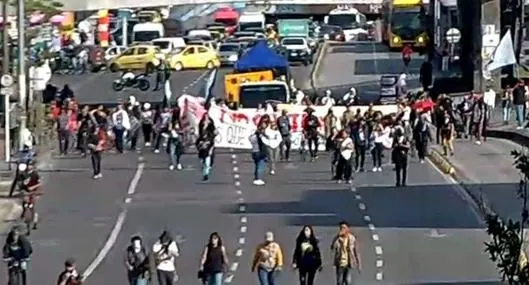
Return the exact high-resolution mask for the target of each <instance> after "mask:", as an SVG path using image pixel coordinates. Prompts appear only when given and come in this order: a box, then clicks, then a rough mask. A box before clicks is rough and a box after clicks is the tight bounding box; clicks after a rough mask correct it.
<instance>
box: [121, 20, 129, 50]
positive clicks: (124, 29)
mask: <svg viewBox="0 0 529 285" xmlns="http://www.w3.org/2000/svg"><path fill="white" fill-rule="evenodd" d="M128 22H129V21H128V19H127V17H123V23H122V25H121V32H122V33H123V35H122V37H121V39H122V43H121V46H124V47H127V46H128V44H127V43H128V38H127V36H128V35H129V33H128Z"/></svg>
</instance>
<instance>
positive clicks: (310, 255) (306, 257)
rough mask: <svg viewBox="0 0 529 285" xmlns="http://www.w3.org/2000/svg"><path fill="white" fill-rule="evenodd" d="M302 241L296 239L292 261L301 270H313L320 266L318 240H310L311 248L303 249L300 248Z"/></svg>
mask: <svg viewBox="0 0 529 285" xmlns="http://www.w3.org/2000/svg"><path fill="white" fill-rule="evenodd" d="M301 244H302V242H300V241H296V249H295V250H294V256H293V257H292V262H293V263H295V264H296V265H297V267H298V268H299V269H301V270H307V271H315V270H317V269H318V268H320V267H321V264H322V262H321V251H320V247H319V245H318V242H317V241H316V242H311V243H310V244H311V245H312V250H311V251H308V250H307V251H305V253H303V250H302V249H301Z"/></svg>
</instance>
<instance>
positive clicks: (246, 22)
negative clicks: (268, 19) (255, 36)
mask: <svg viewBox="0 0 529 285" xmlns="http://www.w3.org/2000/svg"><path fill="white" fill-rule="evenodd" d="M248 29H251V30H255V29H262V30H264V29H265V15H264V14H263V13H261V12H247V13H243V14H242V15H241V16H240V17H239V24H238V26H237V31H239V32H243V31H246V30H248Z"/></svg>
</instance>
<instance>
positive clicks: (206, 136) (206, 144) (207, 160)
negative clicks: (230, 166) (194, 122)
mask: <svg viewBox="0 0 529 285" xmlns="http://www.w3.org/2000/svg"><path fill="white" fill-rule="evenodd" d="M216 136H217V129H216V128H215V124H214V122H213V120H212V119H211V118H210V117H209V116H208V114H204V116H203V117H202V119H201V120H200V123H199V124H198V139H197V142H196V146H197V150H198V158H200V161H201V162H202V175H203V179H202V180H203V181H207V180H209V174H210V172H211V168H212V166H213V162H214V160H215V137H216Z"/></svg>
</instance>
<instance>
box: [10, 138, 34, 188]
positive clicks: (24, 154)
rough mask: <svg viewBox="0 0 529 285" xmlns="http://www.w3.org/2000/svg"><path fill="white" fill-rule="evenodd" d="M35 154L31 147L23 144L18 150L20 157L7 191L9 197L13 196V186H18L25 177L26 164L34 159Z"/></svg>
mask: <svg viewBox="0 0 529 285" xmlns="http://www.w3.org/2000/svg"><path fill="white" fill-rule="evenodd" d="M35 156H36V154H35V152H34V151H33V150H32V149H31V147H30V146H28V145H26V144H25V145H24V147H23V148H22V150H21V152H20V157H19V160H18V162H17V169H16V172H15V178H14V181H13V183H12V184H11V190H10V191H9V197H12V196H13V194H14V192H15V188H16V187H17V186H19V182H20V181H23V180H25V179H26V178H27V173H28V172H27V170H28V164H30V163H32V162H33V161H34V159H35Z"/></svg>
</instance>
